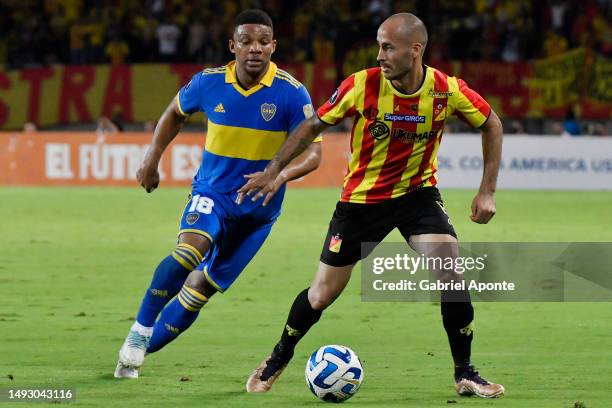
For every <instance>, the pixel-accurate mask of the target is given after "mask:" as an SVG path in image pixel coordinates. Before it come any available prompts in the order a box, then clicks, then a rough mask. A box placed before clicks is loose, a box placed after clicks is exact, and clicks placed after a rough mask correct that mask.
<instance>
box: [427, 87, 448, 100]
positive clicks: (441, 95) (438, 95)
mask: <svg viewBox="0 0 612 408" xmlns="http://www.w3.org/2000/svg"><path fill="white" fill-rule="evenodd" d="M427 95H429V96H431V97H432V98H448V97H451V96H453V93H452V92H440V91H434V90H433V89H430V90H429V93H428V94H427Z"/></svg>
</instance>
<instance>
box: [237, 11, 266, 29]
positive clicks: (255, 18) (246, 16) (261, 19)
mask: <svg viewBox="0 0 612 408" xmlns="http://www.w3.org/2000/svg"><path fill="white" fill-rule="evenodd" d="M243 24H261V25H265V26H268V27H270V28H271V29H272V30H274V26H273V25H272V18H271V17H270V16H269V15H268V13H266V12H265V11H263V10H257V9H249V10H244V11H243V12H241V13H240V14H238V15H237V16H236V18H235V19H234V31H235V30H236V28H238V26H241V25H243Z"/></svg>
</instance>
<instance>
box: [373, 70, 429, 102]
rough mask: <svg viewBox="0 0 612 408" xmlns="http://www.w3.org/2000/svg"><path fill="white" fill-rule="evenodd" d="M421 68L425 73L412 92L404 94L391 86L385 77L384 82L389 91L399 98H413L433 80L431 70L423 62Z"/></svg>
mask: <svg viewBox="0 0 612 408" xmlns="http://www.w3.org/2000/svg"><path fill="white" fill-rule="evenodd" d="M423 69H424V70H425V75H424V76H423V82H421V86H420V87H419V89H417V90H416V91H415V92H414V93H411V94H405V93H402V92H400V91H398V90H397V89H396V88H395V87H394V86H393V84H392V83H391V81H389V80H388V79H386V78H385V83H386V84H387V86H388V87H389V88H391V92H393V94H395V95H397V96H399V97H400V98H414V97H415V96H417V95H419V94H420V93H421V92H422V91H423V89H425V87H426V85H428V84H429V83H431V81H433V70H432V69H431V68H430V67H428V66H427V65H425V64H423Z"/></svg>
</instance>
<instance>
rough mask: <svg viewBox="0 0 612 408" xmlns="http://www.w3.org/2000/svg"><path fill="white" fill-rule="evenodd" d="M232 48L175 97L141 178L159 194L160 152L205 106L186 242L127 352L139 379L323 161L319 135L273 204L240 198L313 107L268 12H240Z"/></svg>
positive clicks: (159, 275)
mask: <svg viewBox="0 0 612 408" xmlns="http://www.w3.org/2000/svg"><path fill="white" fill-rule="evenodd" d="M229 47H230V51H231V52H232V53H233V54H234V55H235V57H236V58H235V61H232V62H231V63H229V64H227V65H226V66H224V67H220V68H212V69H205V70H204V71H203V72H200V73H198V74H196V75H195V76H194V77H193V78H192V79H191V81H190V82H189V83H188V84H187V85H185V86H184V87H183V88H182V89H181V90H180V91H179V93H178V94H177V96H176V98H175V99H174V100H173V101H172V102H171V103H170V105H169V106H168V108H167V109H166V111H165V112H164V114H163V115H162V117H161V119H160V121H159V124H158V126H157V128H156V129H155V133H154V136H153V142H152V144H151V147H150V148H149V150H148V152H147V154H146V156H145V159H144V162H143V164H142V167H141V168H140V169H139V170H138V173H137V179H138V181H139V182H140V183H141V185H142V186H143V187H144V188H145V189H146V190H147V192H151V191H153V190H154V189H155V188H156V187H157V186H158V184H159V173H158V170H157V168H158V165H159V161H160V158H161V155H162V153H163V151H164V150H165V148H166V147H167V146H168V144H169V143H170V142H171V141H172V140H173V139H174V137H175V136H176V135H177V133H178V131H179V129H180V127H181V124H182V123H183V122H184V120H185V118H186V117H188V116H189V115H190V114H192V113H194V112H198V111H200V112H206V114H207V116H208V134H207V137H206V145H205V149H204V153H203V157H202V165H201V166H200V168H199V170H198V172H197V174H196V175H195V177H194V179H193V183H192V193H191V197H190V201H189V202H188V203H187V206H186V207H185V210H184V212H183V216H182V218H181V223H180V230H179V238H178V245H177V246H176V248H175V249H174V251H173V252H172V254H170V255H169V256H168V257H166V258H165V259H164V260H162V261H161V263H160V264H159V266H158V267H157V269H156V270H155V273H154V275H153V279H152V281H151V284H150V286H149V288H148V289H147V291H146V293H145V296H144V299H143V300H142V303H141V306H140V310H139V312H138V316H137V318H136V322H135V323H134V325H133V326H132V328H131V329H130V332H129V334H128V336H127V338H126V340H125V342H124V344H123V346H122V347H121V350H120V351H119V361H118V363H117V368H116V370H115V377H127V378H137V377H138V372H139V369H140V367H141V366H142V364H143V362H144V358H145V354H147V353H153V352H155V351H157V350H159V349H161V348H162V347H164V346H165V345H166V344H168V343H169V342H171V341H172V340H174V339H175V338H176V337H177V336H178V335H179V334H180V333H182V332H183V331H185V330H186V329H187V328H188V327H189V326H190V325H191V324H192V323H193V322H194V321H195V319H196V317H197V316H198V313H199V311H200V309H201V308H202V307H203V306H204V305H205V304H206V303H207V302H208V300H209V299H210V297H211V296H212V295H213V294H215V293H216V292H223V291H225V290H226V289H227V288H229V286H230V285H231V284H232V283H233V282H234V280H236V278H237V277H238V276H239V275H240V273H241V272H242V270H243V269H244V268H245V267H246V265H247V264H248V263H249V261H250V260H251V259H252V258H253V256H254V255H255V254H256V253H257V251H258V250H259V248H260V247H261V245H262V244H263V242H264V240H265V239H266V237H267V236H268V234H269V233H270V229H271V228H272V225H273V224H274V222H275V221H276V219H277V218H278V216H279V214H280V208H281V203H282V200H283V193H284V189H285V186H284V185H285V182H286V181H288V180H291V179H294V178H298V177H301V176H303V175H305V174H307V173H309V172H311V171H313V170H314V169H316V168H317V167H318V165H319V162H320V157H321V148H320V143H316V142H318V141H320V139H318V140H315V143H312V144H311V145H310V146H309V147H308V148H307V151H306V153H305V155H304V156H302V157H300V158H299V159H298V160H297V161H296V162H294V163H293V165H291V166H289V167H288V168H287V169H286V170H285V171H284V172H283V173H282V174H281V175H279V177H278V178H277V183H276V187H275V188H276V190H277V195H276V196H275V198H274V200H272V201H271V202H270V205H268V206H265V207H263V206H261V205H260V204H259V203H250V202H249V204H247V205H245V204H242V205H240V206H239V205H238V204H237V201H239V200H238V193H237V190H238V188H239V187H241V186H242V185H243V184H244V174H249V173H256V172H258V171H261V170H263V169H264V168H265V167H266V165H267V164H268V162H269V161H270V159H272V157H274V155H275V154H276V153H277V152H278V149H279V148H280V146H281V145H282V144H283V142H284V141H285V139H286V137H287V134H288V133H289V132H291V131H292V130H293V129H295V128H296V127H297V126H298V125H299V124H300V123H301V122H302V121H303V120H304V119H306V118H308V117H310V116H312V114H313V108H312V105H311V101H310V96H309V95H308V92H307V91H306V89H305V88H304V86H303V85H302V84H300V83H299V82H298V81H297V80H295V79H294V78H293V77H292V76H291V75H289V74H288V73H286V72H285V71H282V70H280V69H278V68H277V67H276V65H275V64H274V63H273V62H271V61H270V58H271V55H272V53H273V52H274V49H275V47H276V41H275V40H274V37H273V28H272V20H271V19H270V17H269V16H268V15H267V14H266V13H265V12H263V11H260V10H246V11H244V12H242V13H240V14H239V15H238V16H237V17H236V20H235V23H234V32H233V38H232V39H231V40H230V41H229ZM173 298H174V299H173ZM171 299H173V300H172V301H170V300H171ZM168 302H170V303H168ZM162 309H163V310H162ZM160 312H161V314H160ZM158 315H159V318H158Z"/></svg>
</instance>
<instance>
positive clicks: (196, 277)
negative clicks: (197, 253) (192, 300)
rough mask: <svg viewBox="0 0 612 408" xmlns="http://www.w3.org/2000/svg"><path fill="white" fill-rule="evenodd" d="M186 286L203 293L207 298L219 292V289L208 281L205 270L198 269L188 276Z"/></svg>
mask: <svg viewBox="0 0 612 408" xmlns="http://www.w3.org/2000/svg"><path fill="white" fill-rule="evenodd" d="M185 286H187V287H189V288H191V289H193V290H195V291H197V292H198V293H201V294H202V295H204V296H206V297H207V298H210V297H211V296H212V295H214V294H215V293H216V292H217V289H215V288H214V286H212V285H211V284H210V282H208V280H207V279H206V276H204V272H202V271H200V270H197V269H196V270H195V271H193V272H191V273H190V274H189V276H187V279H186V280H185Z"/></svg>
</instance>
